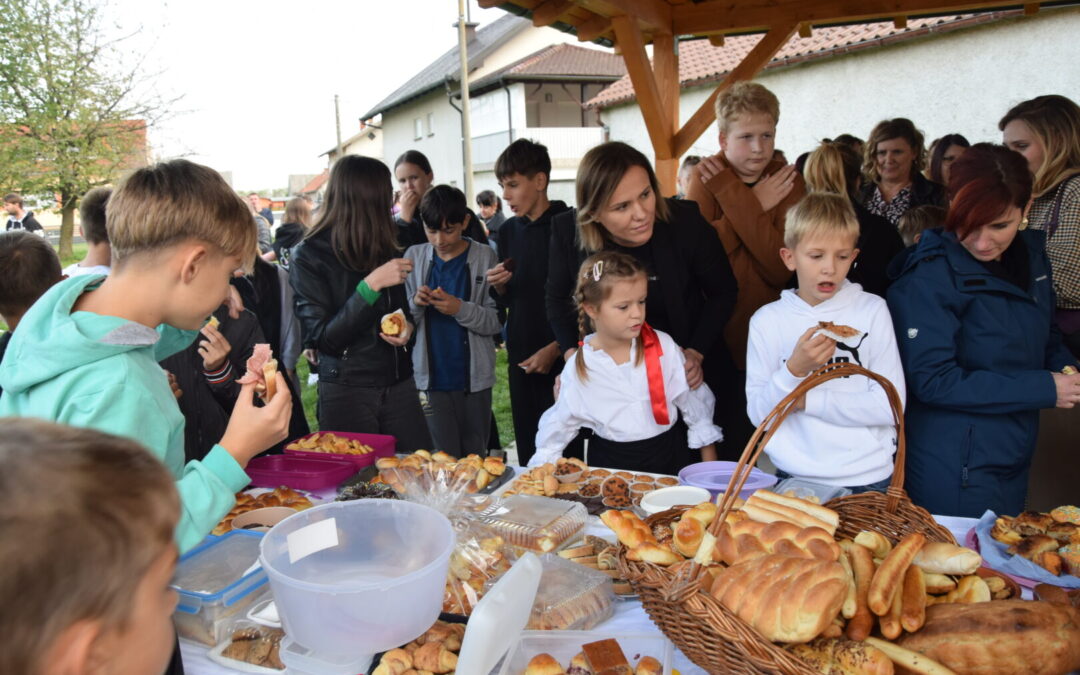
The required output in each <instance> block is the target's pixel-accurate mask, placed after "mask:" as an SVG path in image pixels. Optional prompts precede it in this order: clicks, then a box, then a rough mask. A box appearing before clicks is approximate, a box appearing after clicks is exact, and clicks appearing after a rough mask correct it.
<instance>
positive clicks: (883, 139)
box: [859, 117, 949, 225]
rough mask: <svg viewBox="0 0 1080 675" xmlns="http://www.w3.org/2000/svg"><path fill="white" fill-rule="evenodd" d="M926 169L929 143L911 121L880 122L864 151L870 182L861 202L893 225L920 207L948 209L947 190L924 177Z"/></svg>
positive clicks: (861, 190) (871, 133) (864, 173)
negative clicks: (923, 171) (930, 205)
mask: <svg viewBox="0 0 1080 675" xmlns="http://www.w3.org/2000/svg"><path fill="white" fill-rule="evenodd" d="M925 166H926V146H925V139H924V138H923V134H922V132H921V131H919V130H918V129H916V128H915V125H914V124H913V123H912V121H911V120H909V119H906V118H904V117H897V118H896V119H892V120H884V121H882V122H878V125H877V126H876V127H874V130H873V131H872V132H870V140H868V141H867V142H866V146H865V147H864V149H863V175H864V176H865V178H866V182H865V183H863V185H862V188H861V189H860V190H859V201H860V202H861V203H862V205H863V206H865V207H866V208H867V209H869V210H870V212H871V213H873V214H875V215H878V216H882V217H884V218H885V219H886V220H888V221H889V222H890V223H892V224H893V225H897V224H899V222H900V216H902V215H904V214H905V213H906V212H907V211H909V210H911V209H913V208H915V207H916V206H922V205H923V204H933V205H934V206H940V207H942V208H944V207H947V206H948V205H949V203H948V199H947V198H946V196H945V186H944V185H939V184H938V183H935V182H933V181H931V180H928V179H927V178H926V177H925V176H923V175H922V170H923V167H925Z"/></svg>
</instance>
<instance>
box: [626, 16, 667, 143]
mask: <svg viewBox="0 0 1080 675" xmlns="http://www.w3.org/2000/svg"><path fill="white" fill-rule="evenodd" d="M611 25H612V27H613V28H614V29H615V39H616V40H618V45H619V47H620V48H621V49H622V57H623V60H624V61H625V62H626V70H627V72H628V73H629V75H630V82H631V83H632V84H633V85H634V94H635V95H636V96H637V100H638V106H639V107H640V108H641V115H642V117H644V118H645V128H646V130H648V132H649V140H651V141H652V146H653V150H655V151H656V156H657V157H664V158H667V157H672V156H673V155H672V152H671V141H672V138H671V136H672V134H671V123H670V122H668V120H667V115H666V111H665V110H664V104H663V99H662V98H661V96H660V89H659V87H658V86H657V84H656V78H655V77H654V76H653V70H652V66H650V65H649V57H648V55H646V54H645V38H644V36H643V35H642V34H641V28H640V27H639V26H638V23H637V20H636V19H635V18H633V17H629V16H625V15H624V16H615V17H612V18H611Z"/></svg>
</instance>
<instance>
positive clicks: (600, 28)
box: [577, 14, 611, 42]
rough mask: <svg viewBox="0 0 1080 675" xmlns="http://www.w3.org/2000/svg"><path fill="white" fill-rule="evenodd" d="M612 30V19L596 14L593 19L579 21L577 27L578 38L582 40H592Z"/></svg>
mask: <svg viewBox="0 0 1080 675" xmlns="http://www.w3.org/2000/svg"><path fill="white" fill-rule="evenodd" d="M610 32H611V19H609V18H607V17H606V16H600V15H599V14H594V15H593V16H592V18H591V19H586V20H585V21H584V22H582V23H579V24H578V27H577V39H578V40H581V41H582V42H592V41H593V40H595V39H597V38H599V37H600V36H601V35H603V34H605V33H610Z"/></svg>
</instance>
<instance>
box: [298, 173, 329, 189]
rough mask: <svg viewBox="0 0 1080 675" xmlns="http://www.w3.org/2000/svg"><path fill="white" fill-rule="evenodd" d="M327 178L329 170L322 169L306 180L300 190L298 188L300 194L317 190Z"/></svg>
mask: <svg viewBox="0 0 1080 675" xmlns="http://www.w3.org/2000/svg"><path fill="white" fill-rule="evenodd" d="M329 178H330V170H329V169H323V172H322V173H320V174H319V175H318V176H315V177H314V178H312V179H311V180H310V181H308V184H307V185H305V186H304V187H303V189H302V190H300V194H302V195H303V194H307V193H309V192H317V191H318V190H319V188H321V187H322V186H323V184H324V183H325V182H326V181H327V180H328V179H329Z"/></svg>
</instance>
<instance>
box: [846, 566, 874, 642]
mask: <svg viewBox="0 0 1080 675" xmlns="http://www.w3.org/2000/svg"><path fill="white" fill-rule="evenodd" d="M850 555H851V569H852V571H853V572H854V573H855V614H854V616H852V617H851V621H848V625H847V636H848V638H850V639H852V640H863V639H865V638H866V636H867V635H870V629H871V628H873V627H874V615H873V614H871V613H870V608H869V607H868V606H867V604H866V598H867V595H869V592H870V583H871V581H872V580H873V578H874V559H873V557H872V556H871V554H870V550H869V549H867V548H866V547H864V546H857V545H856V546H852V547H851V554H850Z"/></svg>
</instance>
